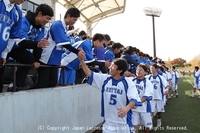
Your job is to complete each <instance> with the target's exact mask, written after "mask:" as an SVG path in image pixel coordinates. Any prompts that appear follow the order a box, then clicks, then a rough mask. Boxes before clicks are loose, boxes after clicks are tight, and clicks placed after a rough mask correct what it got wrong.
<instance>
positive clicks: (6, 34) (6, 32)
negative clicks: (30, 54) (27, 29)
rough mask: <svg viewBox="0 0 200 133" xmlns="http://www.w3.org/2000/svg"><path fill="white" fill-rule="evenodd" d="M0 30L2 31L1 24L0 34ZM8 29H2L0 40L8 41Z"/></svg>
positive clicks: (0, 26)
mask: <svg viewBox="0 0 200 133" xmlns="http://www.w3.org/2000/svg"><path fill="white" fill-rule="evenodd" d="M1 29H2V24H0V32H1ZM9 31H10V27H8V26H7V27H5V28H4V29H3V32H2V33H0V34H1V35H2V39H3V40H4V41H7V40H8V39H9V36H10V32H9Z"/></svg>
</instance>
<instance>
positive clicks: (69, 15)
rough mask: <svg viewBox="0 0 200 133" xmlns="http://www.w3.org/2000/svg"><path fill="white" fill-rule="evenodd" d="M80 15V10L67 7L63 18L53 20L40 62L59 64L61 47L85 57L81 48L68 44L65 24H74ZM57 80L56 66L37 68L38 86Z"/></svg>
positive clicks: (45, 85)
mask: <svg viewBox="0 0 200 133" xmlns="http://www.w3.org/2000/svg"><path fill="white" fill-rule="evenodd" d="M79 17H80V11H79V10H78V9H77V8H74V7H72V8H69V9H68V10H67V11H66V13H65V16H64V19H63V20H58V21H55V22H54V23H53V24H52V25H51V27H50V31H49V34H48V36H47V37H48V40H49V41H50V45H49V46H48V47H47V48H44V49H43V51H42V54H41V58H40V63H41V64H43V65H49V66H59V65H60V61H61V56H62V53H63V48H66V49H68V50H70V51H71V52H73V53H75V54H77V55H78V57H79V58H85V53H84V51H83V50H80V49H76V48H74V47H72V45H70V38H69V36H68V35H67V26H68V25H69V26H71V25H74V24H75V23H76V21H77V20H78V18H79ZM57 80H58V68H55V67H46V68H39V69H38V81H37V87H38V88H45V87H55V86H56V84H57Z"/></svg>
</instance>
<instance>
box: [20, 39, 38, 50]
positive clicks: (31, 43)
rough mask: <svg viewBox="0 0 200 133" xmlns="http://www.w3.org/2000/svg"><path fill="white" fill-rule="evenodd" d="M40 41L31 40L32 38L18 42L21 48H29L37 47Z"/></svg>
mask: <svg viewBox="0 0 200 133" xmlns="http://www.w3.org/2000/svg"><path fill="white" fill-rule="evenodd" d="M37 44H38V42H35V41H31V40H22V41H21V42H19V43H18V46H19V47H21V48H27V49H34V48H37Z"/></svg>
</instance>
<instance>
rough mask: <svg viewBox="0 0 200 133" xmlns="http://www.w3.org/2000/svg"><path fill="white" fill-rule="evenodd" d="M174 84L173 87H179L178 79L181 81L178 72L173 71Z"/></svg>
mask: <svg viewBox="0 0 200 133" xmlns="http://www.w3.org/2000/svg"><path fill="white" fill-rule="evenodd" d="M171 74H172V83H173V85H177V84H178V79H179V74H178V72H177V71H172V72H171Z"/></svg>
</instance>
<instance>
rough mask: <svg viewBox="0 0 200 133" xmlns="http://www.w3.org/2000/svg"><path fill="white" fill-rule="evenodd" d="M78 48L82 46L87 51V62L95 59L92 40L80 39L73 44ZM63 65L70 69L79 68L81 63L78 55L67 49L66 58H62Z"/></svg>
mask: <svg viewBox="0 0 200 133" xmlns="http://www.w3.org/2000/svg"><path fill="white" fill-rule="evenodd" d="M72 46H73V47H75V48H76V49H78V48H81V49H83V51H84V52H85V56H86V58H85V62H86V63H89V62H92V61H94V57H93V54H92V41H91V40H85V41H79V42H76V43H75V44H73V45H72ZM61 65H62V66H66V67H67V68H68V69H71V70H73V69H77V68H78V67H79V65H80V61H79V59H78V56H77V55H76V54H75V53H73V52H70V51H66V53H65V54H64V58H63V59H62V60H61Z"/></svg>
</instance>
